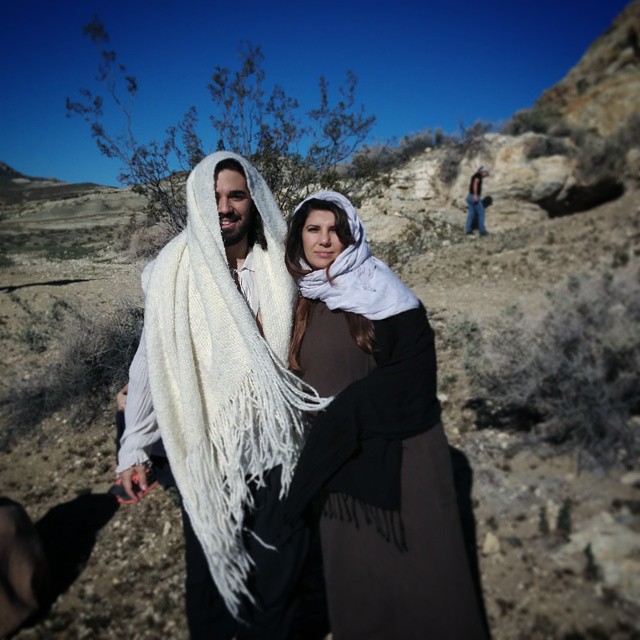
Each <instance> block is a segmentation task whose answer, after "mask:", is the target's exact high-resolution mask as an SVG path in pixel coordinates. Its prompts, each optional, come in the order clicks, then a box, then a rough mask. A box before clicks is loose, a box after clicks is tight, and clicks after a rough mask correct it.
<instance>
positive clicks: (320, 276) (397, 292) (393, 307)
mask: <svg viewBox="0 0 640 640" xmlns="http://www.w3.org/2000/svg"><path fill="white" fill-rule="evenodd" d="M316 199H317V200H326V201H327V202H331V203H333V204H337V205H338V206H339V207H340V208H341V209H342V210H343V211H344V212H345V213H346V214H347V218H348V220H349V228H350V230H351V235H352V236H353V239H354V242H353V244H350V245H348V246H347V247H345V249H344V251H343V252H342V253H341V254H340V255H339V256H338V257H337V258H336V259H335V262H333V264H332V265H331V266H330V267H329V272H330V274H331V280H329V278H328V277H327V271H326V270H325V269H316V270H314V271H310V272H309V273H307V274H306V275H305V276H303V277H302V278H301V279H300V281H299V282H298V286H299V287H300V293H301V294H302V295H303V296H304V297H305V298H311V299H313V300H322V302H324V303H325V304H326V305H327V307H329V309H331V310H334V309H342V311H350V312H351V313H358V314H360V315H363V316H365V318H369V320H383V319H384V318H389V317H391V316H395V315H397V314H398V313H402V312H403V311H408V310H409V309H416V308H417V307H418V306H419V305H420V301H419V300H418V298H416V296H415V295H414V293H413V291H411V289H409V287H408V286H407V285H406V284H404V282H402V280H400V278H398V276H397V275H396V274H395V273H394V272H393V271H392V270H391V269H390V268H389V267H388V266H387V265H386V264H385V263H384V262H382V260H378V258H374V257H373V256H372V255H371V249H370V248H369V243H368V242H367V236H366V232H365V229H364V225H363V224H362V220H360V217H359V216H358V212H357V211H356V209H355V207H354V206H353V205H352V204H351V202H350V201H349V200H348V199H347V198H345V196H343V195H342V194H341V193H338V192H336V191H318V192H317V193H314V194H312V195H310V196H309V197H308V198H305V199H304V200H303V201H302V202H301V203H300V204H299V205H298V206H297V207H296V210H295V211H294V213H293V215H294V216H295V215H296V214H297V213H298V211H300V208H301V207H302V205H303V204H304V203H305V202H307V200H316ZM301 266H302V267H303V268H308V267H309V265H308V264H307V263H306V262H303V264H302V265H301Z"/></svg>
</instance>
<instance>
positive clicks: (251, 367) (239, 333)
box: [145, 152, 327, 615]
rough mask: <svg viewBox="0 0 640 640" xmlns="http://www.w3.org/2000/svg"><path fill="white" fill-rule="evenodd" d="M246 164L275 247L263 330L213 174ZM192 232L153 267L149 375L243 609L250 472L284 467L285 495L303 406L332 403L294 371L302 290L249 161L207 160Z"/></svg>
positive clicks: (189, 493) (211, 545)
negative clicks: (236, 260)
mask: <svg viewBox="0 0 640 640" xmlns="http://www.w3.org/2000/svg"><path fill="white" fill-rule="evenodd" d="M227 158H233V159H235V160H237V161H238V162H239V163H240V164H241V165H242V167H243V169H244V172H245V175H246V178H247V184H248V187H249V191H250V192H251V197H252V199H253V201H254V203H255V204H256V206H257V207H258V210H259V212H260V216H261V218H262V222H263V227H264V233H265V237H266V239H267V244H268V250H266V251H265V250H263V249H262V248H261V247H260V246H259V245H258V244H256V245H255V246H254V247H253V259H254V266H255V272H254V273H255V279H256V285H257V289H258V296H259V300H260V315H261V319H262V326H263V330H264V338H263V337H262V336H261V335H260V332H259V330H258V327H257V325H256V322H255V320H254V318H253V316H252V314H251V311H250V309H249V307H248V305H247V303H246V302H245V300H244V298H243V297H242V294H241V293H240V292H239V291H238V288H237V287H236V284H235V282H234V280H233V277H232V275H231V273H230V271H229V265H228V262H227V258H226V253H225V248H224V245H223V241H222V235H221V232H220V223H219V217H218V208H217V204H216V194H215V184H214V175H215V168H216V165H217V164H218V163H219V162H220V161H222V160H225V159H227ZM186 189H187V206H188V221H187V228H186V229H185V230H184V231H183V232H182V233H181V234H180V235H179V236H177V237H176V238H174V239H173V240H172V241H171V242H170V243H169V244H168V245H167V246H166V247H165V248H164V249H163V250H162V251H161V252H160V254H159V256H158V257H157V259H156V260H155V261H154V263H153V264H152V267H151V268H150V269H149V270H147V271H146V273H145V277H148V281H147V284H146V302H145V332H146V340H147V342H146V346H147V359H148V364H149V381H150V384H151V395H152V399H153V406H154V409H155V411H156V414H157V419H158V426H159V428H160V432H161V434H162V440H163V443H164V447H165V449H166V452H167V456H168V458H169V461H170V463H171V469H172V471H173V475H174V477H175V479H176V483H177V485H178V489H179V490H180V494H181V496H182V498H183V501H184V505H185V508H186V510H187V513H188V514H189V518H190V520H191V523H192V525H193V529H194V531H195V533H196V535H197V537H198V539H199V541H200V543H201V545H202V548H203V551H204V553H205V556H206V558H207V562H208V564H209V569H210V571H211V575H212V577H213V579H214V581H215V583H216V586H217V587H218V590H219V592H220V595H221V596H222V597H223V598H224V600H225V603H226V604H227V607H228V608H229V610H230V611H231V613H233V614H234V615H236V614H237V612H238V605H239V603H240V596H241V595H242V594H244V595H246V596H248V597H251V596H250V594H249V593H248V590H247V587H246V578H247V576H248V574H249V570H250V568H251V563H252V561H251V559H250V557H249V556H248V554H247V552H246V550H245V547H244V543H243V539H242V530H243V513H244V508H245V506H246V505H247V504H250V503H251V500H252V497H251V493H250V491H249V488H248V486H247V479H248V478H252V479H254V480H256V481H257V482H258V483H260V482H262V477H263V474H264V472H265V471H267V470H269V469H272V468H273V467H275V466H277V465H282V483H283V492H284V491H285V490H286V488H287V487H288V485H289V482H290V480H291V477H292V474H293V468H294V466H295V463H296V461H297V459H298V455H299V452H300V447H301V443H302V436H303V431H304V423H303V418H302V412H303V411H313V410H318V409H319V408H322V407H323V406H324V405H325V404H327V403H326V402H325V401H321V400H320V399H319V397H318V395H317V394H316V393H315V391H314V390H313V389H311V388H309V387H307V388H306V390H304V391H303V390H302V389H301V383H300V381H299V379H298V378H297V377H296V376H294V375H293V374H292V373H291V372H290V371H288V370H287V367H286V365H285V364H284V363H285V362H286V357H287V351H288V348H289V340H290V336H291V325H292V316H293V313H292V310H293V300H294V293H295V286H294V284H293V281H292V279H291V277H290V276H289V274H288V272H287V270H286V268H285V264H284V246H283V238H284V234H285V229H286V225H285V222H284V219H283V217H282V214H281V212H280V209H279V208H278V205H277V204H276V202H275V199H274V197H273V194H272V193H271V191H270V190H269V188H268V186H267V184H266V183H265V181H264V180H263V178H262V176H261V175H260V174H259V173H258V171H257V170H256V169H255V168H254V167H253V166H252V165H251V164H249V162H247V161H246V160H245V159H244V158H242V157H240V156H237V155H235V154H232V153H227V152H219V153H214V154H212V155H210V156H208V157H206V158H205V159H204V160H202V162H200V164H198V166H197V167H196V168H195V169H194V170H193V171H192V172H191V175H190V176H189V179H188V181H187V186H186Z"/></svg>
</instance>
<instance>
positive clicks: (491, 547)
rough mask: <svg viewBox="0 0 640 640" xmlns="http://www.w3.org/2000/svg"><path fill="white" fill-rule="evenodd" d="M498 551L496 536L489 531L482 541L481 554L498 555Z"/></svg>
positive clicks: (498, 541) (498, 542)
mask: <svg viewBox="0 0 640 640" xmlns="http://www.w3.org/2000/svg"><path fill="white" fill-rule="evenodd" d="M499 551H500V540H498V536H496V535H495V534H493V533H491V531H489V533H487V535H486V537H485V539H484V544H483V545H482V553H484V554H485V555H487V556H488V555H491V554H494V553H498V552H499Z"/></svg>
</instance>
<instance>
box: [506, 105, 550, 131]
mask: <svg viewBox="0 0 640 640" xmlns="http://www.w3.org/2000/svg"><path fill="white" fill-rule="evenodd" d="M561 122H562V115H561V114H560V112H559V111H558V110H557V109H555V108H553V107H550V106H542V105H539V104H536V105H534V106H533V107H531V108H529V109H522V110H521V111H517V112H516V113H515V114H514V115H513V116H511V118H510V119H509V120H508V121H507V122H506V123H505V125H504V126H503V127H502V133H504V134H505V135H508V136H519V135H522V134H523V133H526V132H527V131H533V133H551V131H552V130H553V129H554V128H555V129H556V130H557V128H558V125H559V124H560V123H561Z"/></svg>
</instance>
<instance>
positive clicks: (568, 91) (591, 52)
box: [536, 0, 640, 136]
mask: <svg viewBox="0 0 640 640" xmlns="http://www.w3.org/2000/svg"><path fill="white" fill-rule="evenodd" d="M536 106H539V107H547V108H550V109H553V110H556V111H558V112H559V113H560V114H561V115H562V117H563V119H564V121H565V122H566V123H567V124H568V125H570V126H572V127H581V128H585V129H595V130H596V131H598V133H599V134H600V135H603V136H609V135H612V134H613V133H615V131H616V130H617V129H618V127H620V126H621V124H623V123H624V122H625V121H626V120H627V119H628V118H629V116H631V115H632V114H634V113H636V114H637V113H638V111H640V1H638V0H636V1H635V2H632V3H631V4H630V5H629V6H628V7H627V8H626V9H625V10H624V11H623V12H622V13H621V14H620V15H619V16H618V17H617V18H616V19H615V20H614V22H613V24H612V25H611V27H610V28H609V29H608V30H607V31H605V33H603V34H602V35H601V36H600V37H599V38H598V39H597V40H596V41H595V42H594V43H593V44H592V45H591V46H590V47H589V49H587V51H586V53H585V54H584V56H583V57H582V59H581V60H580V62H578V64H577V65H576V66H575V67H574V68H573V69H571V71H569V73H568V74H567V75H566V77H565V78H564V79H563V80H561V81H560V82H559V83H558V84H557V85H555V86H554V87H552V88H551V89H548V90H547V91H545V92H544V93H543V94H542V96H541V97H540V99H539V100H538V102H537V104H536Z"/></svg>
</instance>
